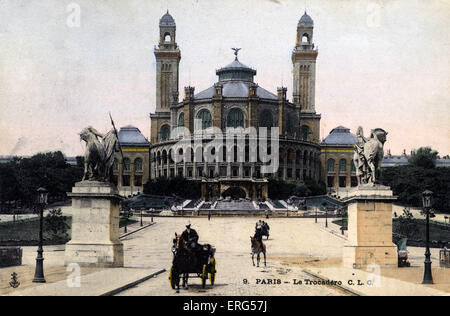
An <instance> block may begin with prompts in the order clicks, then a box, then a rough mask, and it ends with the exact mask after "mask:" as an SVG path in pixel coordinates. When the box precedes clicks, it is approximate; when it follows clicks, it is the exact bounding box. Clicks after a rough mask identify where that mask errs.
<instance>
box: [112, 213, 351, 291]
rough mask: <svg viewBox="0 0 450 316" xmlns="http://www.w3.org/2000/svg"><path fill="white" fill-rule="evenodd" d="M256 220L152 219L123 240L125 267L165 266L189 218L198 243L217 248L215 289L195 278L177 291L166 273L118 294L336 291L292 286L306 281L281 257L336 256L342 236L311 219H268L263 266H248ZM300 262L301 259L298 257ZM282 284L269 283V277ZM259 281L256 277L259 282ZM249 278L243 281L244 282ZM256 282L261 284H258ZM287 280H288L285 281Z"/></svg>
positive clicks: (303, 276) (169, 263)
mask: <svg viewBox="0 0 450 316" xmlns="http://www.w3.org/2000/svg"><path fill="white" fill-rule="evenodd" d="M256 220H257V219H256V218H242V217H228V218H212V220H211V221H208V220H207V219H206V218H192V219H187V218H157V219H156V222H157V223H156V225H154V226H152V227H150V228H148V229H145V230H143V231H142V232H138V233H136V234H134V235H131V236H129V237H128V238H126V239H125V240H124V244H125V265H126V266H146V267H152V268H165V269H167V270H169V269H170V266H171V260H172V253H171V251H170V249H171V246H172V239H173V237H174V233H175V232H178V233H181V232H182V231H183V230H184V226H185V225H186V224H187V223H188V222H189V221H190V222H191V223H192V226H193V228H194V229H196V230H197V232H198V233H199V235H200V241H199V242H200V243H210V244H212V245H213V246H215V247H216V249H217V253H216V260H217V270H218V272H217V279H216V284H215V285H214V287H211V286H208V287H207V288H206V289H205V290H203V289H201V285H200V284H201V282H200V279H191V282H190V287H189V289H188V290H182V291H181V292H180V294H176V293H175V291H174V290H172V289H171V287H170V285H169V281H168V273H167V272H166V273H164V274H161V275H159V276H158V277H156V278H155V279H151V280H149V281H146V282H144V283H142V284H140V285H138V286H137V287H134V288H132V289H129V290H127V291H125V292H122V293H121V294H120V295H126V296H127V295H261V296H264V295H340V294H342V292H339V291H337V290H336V289H335V288H330V287H327V286H322V285H319V286H317V285H305V284H302V285H294V279H296V280H302V281H304V280H305V279H310V277H309V276H308V275H306V274H305V273H304V272H302V268H300V267H298V266H295V267H294V266H288V265H286V264H284V263H283V262H282V258H285V257H289V258H291V259H292V258H302V259H305V258H312V259H311V260H314V259H320V258H338V257H340V256H341V251H342V245H343V243H344V240H343V239H341V238H338V237H337V236H334V235H332V234H330V233H328V232H326V231H324V230H323V228H322V227H323V223H320V222H319V224H314V220H313V219H297V218H295V219H294V218H292V219H287V218H286V219H285V218H283V219H269V220H268V223H269V225H270V227H271V237H270V239H269V240H268V241H265V243H266V245H267V251H268V262H267V267H260V268H257V267H253V265H252V262H251V256H250V235H252V234H253V232H254V227H255V222H256ZM299 260H300V259H299ZM278 279H280V280H281V281H280V282H281V284H262V283H269V282H270V281H269V280H276V281H272V282H275V283H278V282H279V281H277V280H278ZM258 280H260V281H258ZM245 282H248V283H245ZM257 282H260V284H257ZM285 282H289V283H285Z"/></svg>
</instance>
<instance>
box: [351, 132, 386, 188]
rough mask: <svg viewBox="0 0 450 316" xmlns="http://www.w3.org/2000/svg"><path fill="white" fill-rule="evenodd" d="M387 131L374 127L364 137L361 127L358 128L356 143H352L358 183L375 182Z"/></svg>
mask: <svg viewBox="0 0 450 316" xmlns="http://www.w3.org/2000/svg"><path fill="white" fill-rule="evenodd" d="M387 134H388V133H387V132H386V131H385V130H384V129H382V128H375V129H373V130H372V131H371V132H370V137H369V138H366V137H364V132H363V129H362V127H359V128H358V131H357V133H356V136H357V138H358V143H357V144H355V145H354V149H355V153H354V155H353V162H354V163H355V167H356V175H357V176H358V178H359V183H360V184H375V183H376V181H377V177H378V170H379V168H380V165H381V161H382V159H383V156H384V150H383V148H384V143H385V142H386V135H387Z"/></svg>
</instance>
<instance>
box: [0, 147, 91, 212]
mask: <svg viewBox="0 0 450 316" xmlns="http://www.w3.org/2000/svg"><path fill="white" fill-rule="evenodd" d="M82 176H83V167H82V166H71V165H69V164H68V163H67V162H66V159H65V157H64V155H63V153H62V152H60V151H56V152H48V153H39V154H36V155H34V156H32V157H30V158H23V157H14V158H13V159H12V161H11V162H9V163H5V164H1V165H0V201H2V202H3V203H4V202H5V201H7V200H9V201H11V200H14V201H20V202H21V203H22V204H23V205H25V206H31V205H33V204H35V202H36V190H37V189H38V188H39V187H45V188H47V190H48V191H49V199H50V200H51V201H59V200H64V199H65V198H66V192H69V191H71V189H72V187H73V185H74V184H75V182H77V181H80V180H81V178H82Z"/></svg>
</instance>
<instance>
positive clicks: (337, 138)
mask: <svg viewBox="0 0 450 316" xmlns="http://www.w3.org/2000/svg"><path fill="white" fill-rule="evenodd" d="M357 142H358V140H357V138H356V135H354V134H352V133H350V129H349V128H346V127H343V126H338V127H336V128H334V129H333V130H332V131H331V132H330V134H329V135H328V136H327V137H326V138H325V139H324V140H323V141H322V143H321V146H322V155H321V157H320V158H321V177H322V181H323V182H324V183H325V184H326V186H327V190H328V192H329V193H338V194H339V192H343V191H347V189H348V188H351V187H355V186H357V185H358V179H357V177H356V169H355V165H354V163H353V153H354V149H353V145H354V144H356V143H357Z"/></svg>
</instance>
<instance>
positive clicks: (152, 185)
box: [144, 176, 201, 199]
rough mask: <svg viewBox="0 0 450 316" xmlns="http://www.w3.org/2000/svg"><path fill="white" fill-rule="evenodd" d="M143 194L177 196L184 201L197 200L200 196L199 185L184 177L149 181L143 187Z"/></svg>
mask: <svg viewBox="0 0 450 316" xmlns="http://www.w3.org/2000/svg"><path fill="white" fill-rule="evenodd" d="M144 193H145V194H152V195H164V196H178V197H181V198H185V199H198V198H200V196H201V183H200V182H199V181H192V180H187V179H186V178H184V177H180V176H178V177H174V178H165V177H160V178H157V179H150V180H149V181H148V182H147V183H146V184H145V185H144Z"/></svg>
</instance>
